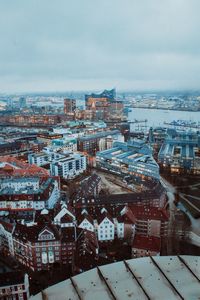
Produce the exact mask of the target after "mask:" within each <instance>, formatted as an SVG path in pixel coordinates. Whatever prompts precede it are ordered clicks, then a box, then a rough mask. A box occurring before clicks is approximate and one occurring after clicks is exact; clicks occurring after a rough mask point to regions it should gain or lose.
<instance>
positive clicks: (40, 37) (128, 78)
mask: <svg viewBox="0 0 200 300" xmlns="http://www.w3.org/2000/svg"><path fill="white" fill-rule="evenodd" d="M20 4H21V5H19V3H9V2H3V1H0V7H1V10H0V16H1V18H0V36H1V48H0V65H1V68H0V93H5V92H6V93H8V92H11V93H14V92H44V91H47V92H51V91H72V90H74V91H80V90H101V89H102V87H104V88H110V87H116V88H117V89H118V90H138V91H141V90H150V91H151V90H154V91H157V90H173V89H174V90H192V89H195V90H196V89H198V84H199V80H200V75H199V72H198V70H199V67H200V52H199V44H200V41H199V33H198V28H199V26H200V20H199V17H198V11H199V8H200V3H199V2H198V1H196V0H192V1H184V2H183V1H180V0H175V1H172V0H169V1H164V2H162V3H160V2H159V1H158V0H153V1H151V2H149V1H146V0H143V1H136V0H135V1H129V0H127V1H126V2H122V1H113V0H111V1H109V2H108V1H105V0H103V1H101V2H97V3H95V2H94V1H91V0H86V1H84V3H83V1H76V2H72V1H62V0H60V1H58V2H57V3H55V2H53V1H46V0H45V1H43V2H42V3H41V2H40V1H38V0H37V1H32V0H31V1H29V2H27V1H21V2H20Z"/></svg>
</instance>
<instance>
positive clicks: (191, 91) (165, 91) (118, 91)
mask: <svg viewBox="0 0 200 300" xmlns="http://www.w3.org/2000/svg"><path fill="white" fill-rule="evenodd" d="M112 88H114V87H111V88H104V89H103V88H102V89H85V90H78V89H77V90H54V91H53V90H52V91H45V90H41V91H39V90H38V91H20V92H1V91H0V96H18V95H27V96H28V95H38V96H40V95H41V96H42V95H51V94H52V95H55V94H76V93H77V94H79V93H80V94H86V93H97V94H98V93H101V92H103V91H104V90H106V89H107V90H111V89H112ZM123 93H131V94H162V93H163V94H198V93H200V89H185V90H184V89H177V90H173V89H171V90H170V89H162V90H161V89H160V90H159V89H158V90H142V89H141V90H140V89H138V90H134V89H132V90H131V89H117V88H116V94H123Z"/></svg>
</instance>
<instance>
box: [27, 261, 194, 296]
mask: <svg viewBox="0 0 200 300" xmlns="http://www.w3.org/2000/svg"><path fill="white" fill-rule="evenodd" d="M44 293H45V294H46V296H47V298H45V299H50V300H56V299H59V300H80V299H83V300H110V299H118V300H120V299H123V300H131V299H134V300H143V299H152V300H160V299H162V300H165V299H166V300H174V299H188V300H189V299H190V300H196V299H199V297H200V257H197V256H156V257H145V258H138V259H131V260H127V261H124V262H117V263H114V264H110V265H104V266H100V267H98V268H95V269H92V270H90V271H87V272H84V273H82V274H79V275H77V276H74V277H72V278H70V279H68V280H65V281H63V282H60V283H58V284H56V285H54V286H51V287H49V288H48V289H46V290H45V291H44ZM31 299H32V300H42V294H41V293H40V294H38V295H36V296H34V297H31Z"/></svg>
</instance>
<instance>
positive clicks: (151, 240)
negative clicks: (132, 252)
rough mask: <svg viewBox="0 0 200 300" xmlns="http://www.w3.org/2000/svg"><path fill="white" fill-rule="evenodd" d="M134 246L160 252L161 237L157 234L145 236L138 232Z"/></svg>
mask: <svg viewBox="0 0 200 300" xmlns="http://www.w3.org/2000/svg"><path fill="white" fill-rule="evenodd" d="M132 248H136V249H144V250H149V251H154V252H160V249H161V239H160V238H159V237H155V236H143V235H139V234H136V235H135V238H134V240H133V244H132Z"/></svg>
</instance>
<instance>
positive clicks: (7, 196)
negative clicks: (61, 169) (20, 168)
mask: <svg viewBox="0 0 200 300" xmlns="http://www.w3.org/2000/svg"><path fill="white" fill-rule="evenodd" d="M59 197H60V189H59V179H58V177H43V178H32V177H31V178H26V177H22V178H14V179H13V178H12V177H11V178H9V179H5V180H1V182H0V210H1V211H12V210H15V211H20V210H27V211H33V210H41V209H43V208H45V207H46V208H53V207H54V205H55V203H56V202H57V201H58V199H59Z"/></svg>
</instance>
